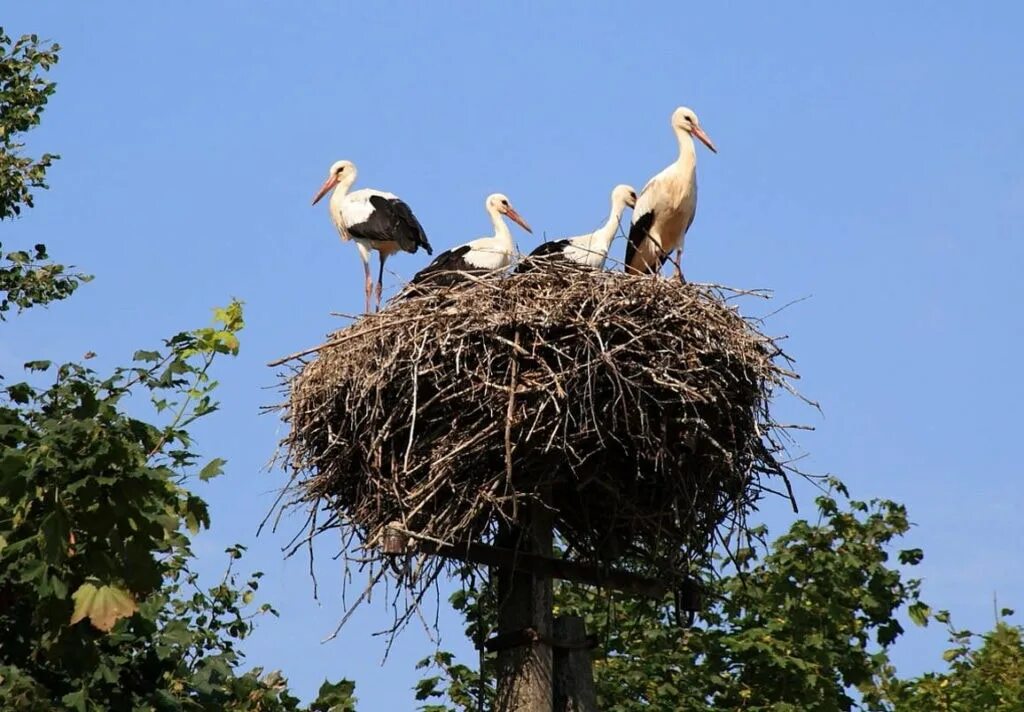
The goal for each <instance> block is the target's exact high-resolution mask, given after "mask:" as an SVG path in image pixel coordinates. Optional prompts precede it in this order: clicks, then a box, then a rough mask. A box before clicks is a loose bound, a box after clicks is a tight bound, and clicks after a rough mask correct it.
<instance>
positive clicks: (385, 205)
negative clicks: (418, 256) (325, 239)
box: [348, 195, 434, 255]
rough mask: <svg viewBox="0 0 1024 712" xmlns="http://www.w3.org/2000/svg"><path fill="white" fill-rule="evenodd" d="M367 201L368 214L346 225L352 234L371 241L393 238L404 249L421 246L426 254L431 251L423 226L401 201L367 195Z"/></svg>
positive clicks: (410, 250) (430, 253) (412, 249)
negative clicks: (371, 207)
mask: <svg viewBox="0 0 1024 712" xmlns="http://www.w3.org/2000/svg"><path fill="white" fill-rule="evenodd" d="M370 205H372V206H373V212H371V213H370V216H369V217H368V218H366V220H364V221H363V222H361V223H358V224H356V225H352V226H350V227H349V228H348V231H349V234H351V235H352V237H358V238H360V239H363V240H372V241H375V242H383V241H386V240H394V241H395V242H397V243H398V246H399V247H400V248H402V249H403V250H404V251H406V252H415V251H416V250H417V249H418V248H420V247H422V248H423V249H424V250H426V251H427V254H428V255H432V254H433V253H434V251H433V250H432V249H431V248H430V242H429V241H428V240H427V234H426V233H425V232H424V231H423V226H422V225H420V221H419V220H417V219H416V216H415V215H413V214H412V210H411V209H410V208H409V206H408V205H406V204H405V202H404V201H401V200H399V199H397V198H387V197H385V196H383V195H371V196H370Z"/></svg>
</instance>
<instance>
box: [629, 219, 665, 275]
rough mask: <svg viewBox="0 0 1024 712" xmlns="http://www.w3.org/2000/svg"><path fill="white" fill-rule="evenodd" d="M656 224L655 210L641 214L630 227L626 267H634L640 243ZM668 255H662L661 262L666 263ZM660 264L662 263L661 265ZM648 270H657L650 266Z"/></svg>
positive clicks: (646, 237)
mask: <svg viewBox="0 0 1024 712" xmlns="http://www.w3.org/2000/svg"><path fill="white" fill-rule="evenodd" d="M652 225H654V211H651V212H649V213H644V214H643V215H641V216H640V217H639V218H638V219H637V220H636V222H634V223H633V224H632V225H631V226H630V228H629V241H628V243H627V244H626V269H627V270H629V269H630V268H631V267H633V258H634V257H635V256H636V252H637V250H639V249H640V245H641V244H643V241H644V240H646V239H648V237H649V236H650V233H651V226H652ZM666 257H667V255H662V257H661V263H660V264H664V263H665V258H666ZM659 266H660V265H659ZM646 271H647V272H653V271H655V270H653V269H651V266H648V268H647V270H646Z"/></svg>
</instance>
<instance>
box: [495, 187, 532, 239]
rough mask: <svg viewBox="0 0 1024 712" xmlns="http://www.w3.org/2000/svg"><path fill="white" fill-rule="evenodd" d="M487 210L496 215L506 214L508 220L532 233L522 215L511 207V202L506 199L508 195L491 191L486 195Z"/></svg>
mask: <svg viewBox="0 0 1024 712" xmlns="http://www.w3.org/2000/svg"><path fill="white" fill-rule="evenodd" d="M486 205H487V212H489V213H497V214H498V215H506V216H508V219H509V220H512V221H514V222H516V223H517V224H518V225H519V226H520V227H521V228H523V229H524V230H526V231H527V232H528V233H530V234H533V230H531V229H530V226H529V225H527V224H526V221H525V220H523V216H522V215H520V214H519V213H517V212H516V211H515V208H513V207H512V203H510V202H509V201H508V196H505V195H502V194H501V193H492V194H491V195H488V196H487V203H486Z"/></svg>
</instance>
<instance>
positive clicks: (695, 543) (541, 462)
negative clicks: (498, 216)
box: [285, 269, 794, 583]
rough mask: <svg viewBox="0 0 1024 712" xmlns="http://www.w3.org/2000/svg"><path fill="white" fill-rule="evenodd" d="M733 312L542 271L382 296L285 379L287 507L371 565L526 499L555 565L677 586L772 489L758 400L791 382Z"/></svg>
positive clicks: (610, 279) (469, 534)
mask: <svg viewBox="0 0 1024 712" xmlns="http://www.w3.org/2000/svg"><path fill="white" fill-rule="evenodd" d="M731 296H734V295H731V294H730V293H729V292H726V291H723V290H721V289H717V288H712V287H705V286H699V285H693V284H683V283H681V282H679V281H676V280H670V279H665V278H661V277H636V276H631V275H626V274H623V273H613V272H603V271H581V270H568V271H567V270H564V269H563V270H555V269H549V270H537V271H533V272H529V273H526V274H517V275H510V276H506V277H500V278H499V277H493V278H485V279H478V280H473V281H471V282H469V283H467V284H466V285H464V286H459V287H455V288H448V289H438V290H436V291H431V292H428V293H426V294H422V295H419V296H413V297H408V298H403V299H398V300H396V301H395V302H393V303H392V304H391V305H390V306H389V307H388V308H387V309H386V310H384V311H383V312H381V313H378V314H374V315H369V316H366V317H364V318H361V319H359V320H357V321H355V322H354V323H353V324H351V325H350V326H348V327H346V328H344V329H341V330H340V331H338V332H336V333H335V334H333V336H332V337H331V338H330V339H329V341H328V342H327V343H326V344H325V345H323V346H322V347H320V348H319V349H318V350H317V354H316V356H315V358H314V359H313V360H311V361H308V362H307V361H305V360H303V359H300V360H299V361H298V362H293V363H294V364H295V365H296V367H295V369H294V373H293V375H292V377H291V379H290V381H289V383H288V386H289V390H290V394H289V401H288V403H287V406H286V419H287V420H289V421H290V425H291V429H290V433H289V435H288V436H287V438H286V443H285V444H286V447H287V449H288V452H289V462H290V466H291V467H292V468H293V469H294V472H295V478H294V480H293V482H294V483H295V484H294V487H297V490H293V492H297V495H298V496H297V497H296V500H297V501H298V502H305V503H307V504H311V505H312V509H313V510H314V511H315V510H318V509H319V510H320V511H324V510H326V511H327V512H328V513H329V517H330V520H329V522H328V523H327V527H325V526H324V524H323V523H321V524H320V525H314V528H317V529H323V528H329V527H331V526H334V527H341V528H342V529H343V530H344V531H345V532H348V533H349V534H351V535H353V536H354V537H355V538H356V539H357V540H358V543H359V544H361V545H363V546H364V547H365V548H366V550H367V551H369V552H374V551H375V550H376V547H377V546H379V544H380V541H381V539H382V537H383V534H384V531H385V528H386V527H387V526H388V525H389V524H392V523H395V522H399V523H401V524H402V525H403V528H404V529H406V530H408V531H411V532H415V533H417V534H418V535H420V536H422V537H423V538H424V539H432V540H436V541H442V542H447V543H452V544H460V543H468V542H472V541H480V540H481V539H482V538H486V537H488V536H489V535H490V534H492V533H493V532H494V530H495V527H496V525H497V524H498V523H500V522H502V521H510V520H515V519H516V518H517V517H518V516H519V513H521V512H523V511H525V508H526V506H527V505H530V504H532V503H536V502H543V503H545V505H544V506H550V507H551V509H552V515H553V518H554V526H555V531H556V535H557V536H558V539H559V540H560V542H561V543H562V544H563V546H564V548H565V551H566V556H568V557H570V558H574V559H577V560H586V561H591V562H599V563H612V562H613V561H614V560H615V559H617V558H618V557H620V556H628V558H629V560H630V561H632V562H634V563H635V562H637V561H639V562H641V564H649V571H651V572H657V573H658V574H659V575H661V576H662V577H664V576H666V575H668V574H670V573H672V572H675V571H680V572H681V571H682V569H683V568H685V566H686V565H687V564H690V563H693V562H694V561H695V560H701V559H702V558H703V557H704V556H705V555H706V554H707V552H708V550H709V547H711V546H712V544H713V542H714V535H715V532H716V529H718V528H720V527H723V526H733V525H734V524H735V523H737V522H742V521H743V519H744V515H745V514H746V513H747V512H748V511H749V509H750V508H751V507H752V506H753V505H754V503H755V502H756V501H757V499H758V498H759V496H760V495H761V493H762V492H763V491H764V486H763V485H762V479H763V477H764V476H766V475H781V476H783V477H784V474H783V464H782V463H781V462H780V457H781V455H780V453H781V448H780V447H779V445H778V436H779V435H780V433H781V431H780V430H779V429H778V427H777V426H776V424H775V423H774V421H773V420H772V417H771V415H770V413H769V400H770V398H771V396H772V393H773V391H774V390H776V388H777V387H780V386H782V387H787V388H788V381H789V379H790V378H793V377H794V374H793V373H791V372H790V371H789V370H788V361H787V359H786V358H785V356H784V355H783V354H782V351H781V350H780V349H779V348H778V347H777V345H776V344H775V342H774V341H773V340H772V339H770V338H768V337H766V336H764V335H763V334H762V333H760V332H759V330H758V328H757V327H758V324H757V322H754V321H750V320H747V319H744V318H743V317H741V316H740V315H739V313H738V311H737V309H736V307H735V306H733V305H732V304H731V303H730V298H731ZM370 556H371V557H372V556H374V554H373V553H371V554H370ZM441 565H442V564H441V563H440V562H437V563H436V564H429V566H436V567H437V568H435V569H432V570H433V571H434V574H433V576H428V577H427V578H428V579H430V580H433V577H436V575H437V572H439V571H440V567H441ZM643 568H646V567H643ZM418 578H419V580H420V581H422V580H423V576H422V569H421V575H420V576H419V577H418ZM406 583H410V581H408V580H407V581H406Z"/></svg>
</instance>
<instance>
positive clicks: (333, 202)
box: [327, 175, 356, 237]
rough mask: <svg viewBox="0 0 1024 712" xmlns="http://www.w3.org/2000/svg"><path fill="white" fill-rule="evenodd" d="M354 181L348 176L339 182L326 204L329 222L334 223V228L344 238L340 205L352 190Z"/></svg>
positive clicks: (352, 177)
mask: <svg viewBox="0 0 1024 712" xmlns="http://www.w3.org/2000/svg"><path fill="white" fill-rule="evenodd" d="M355 179H356V177H355V176H354V175H348V176H345V177H344V178H342V179H341V180H339V181H338V184H337V185H336V186H334V190H333V191H332V192H331V199H330V200H329V201H328V203H327V205H328V208H330V211H331V220H332V221H333V222H334V227H336V228H337V229H338V232H339V233H341V234H342V236H343V237H344V236H345V223H344V222H343V221H342V219H341V203H342V201H344V200H345V196H346V195H348V191H349V189H351V188H352V183H353V182H355Z"/></svg>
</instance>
